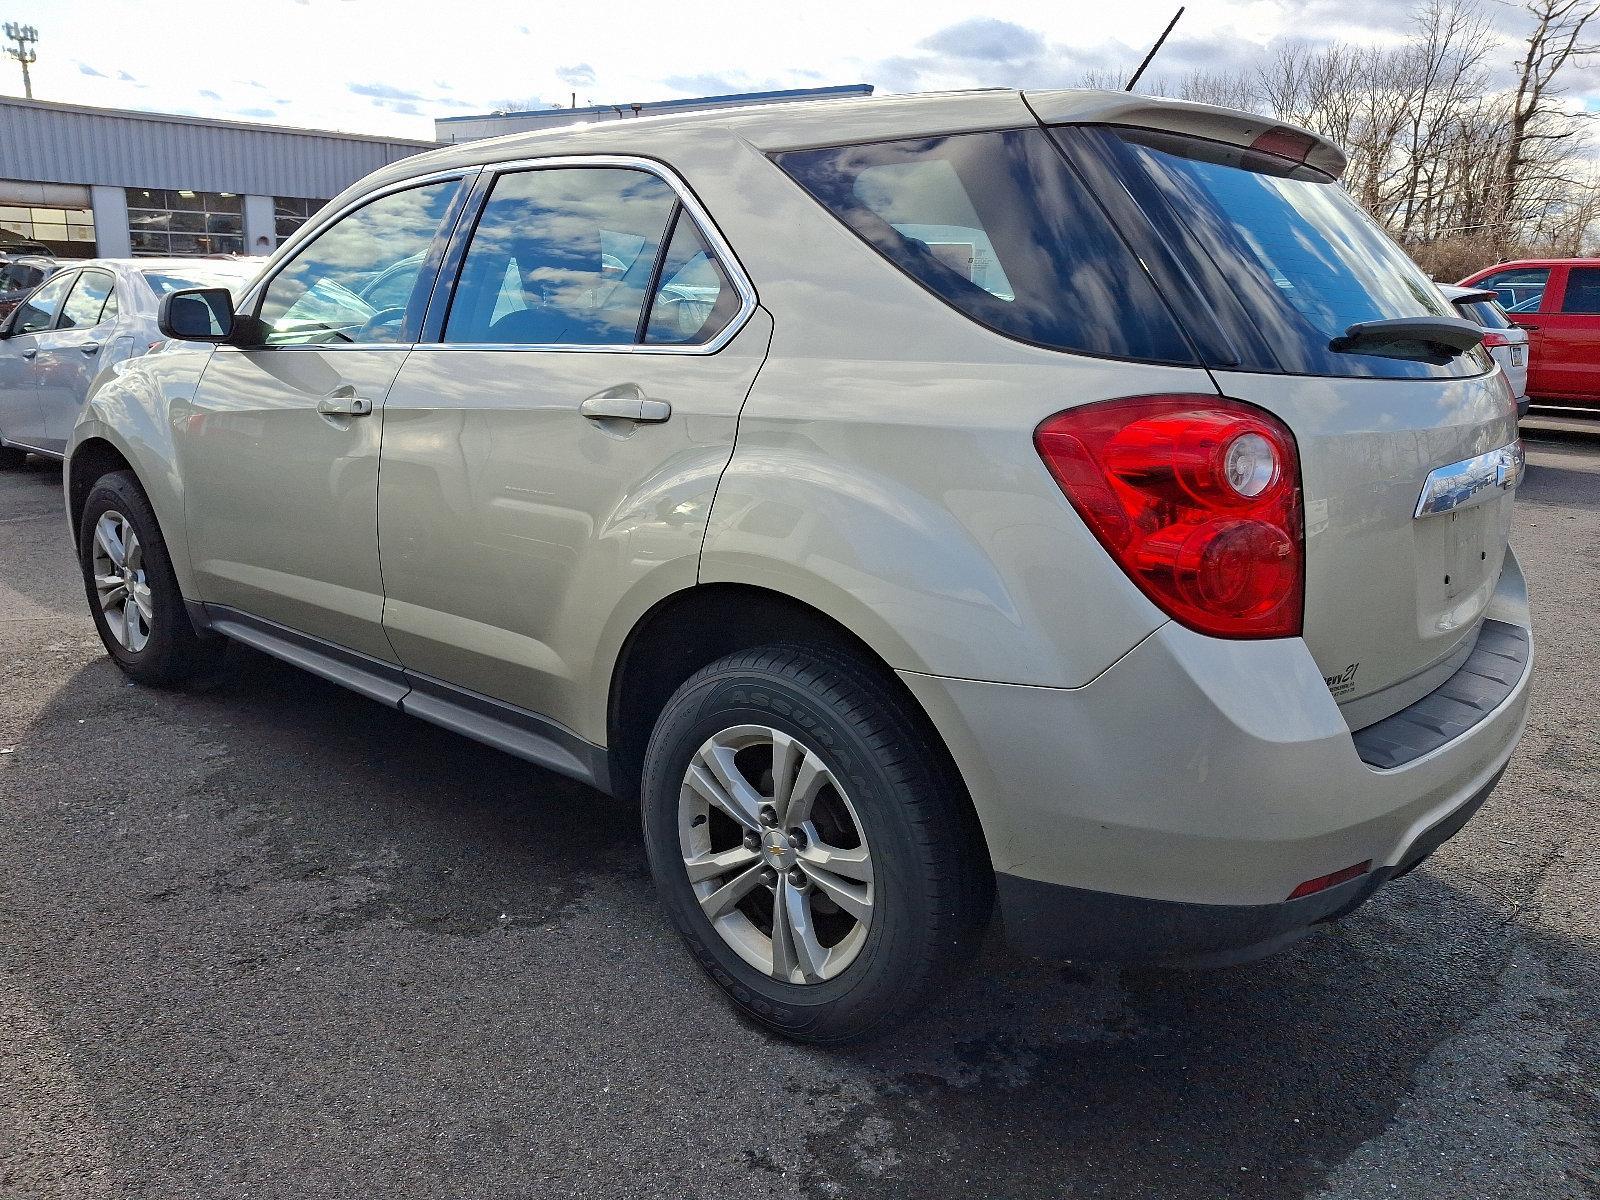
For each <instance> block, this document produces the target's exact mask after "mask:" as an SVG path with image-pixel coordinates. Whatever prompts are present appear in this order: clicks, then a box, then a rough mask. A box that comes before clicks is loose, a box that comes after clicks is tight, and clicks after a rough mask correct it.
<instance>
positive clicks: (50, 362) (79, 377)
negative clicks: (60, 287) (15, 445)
mask: <svg viewBox="0 0 1600 1200" xmlns="http://www.w3.org/2000/svg"><path fill="white" fill-rule="evenodd" d="M116 282H117V281H116V277H115V276H113V275H112V274H111V272H110V271H104V270H100V269H99V268H95V267H90V268H86V269H84V270H82V271H79V272H78V276H77V278H76V279H75V280H74V281H73V284H72V290H71V291H69V292H68V293H67V298H66V301H65V303H63V304H62V306H61V315H60V316H59V317H57V318H56V323H55V328H53V329H51V330H49V331H47V332H44V333H41V334H39V336H38V349H39V353H38V356H37V358H36V359H35V370H36V371H37V372H38V374H39V402H40V405H41V407H42V408H43V409H44V442H43V448H44V449H46V450H49V451H52V452H53V453H56V454H59V453H61V452H62V451H63V450H65V449H66V446H67V435H68V434H70V433H71V432H72V426H73V425H74V424H75V423H76V421H77V419H78V414H79V413H80V412H81V411H82V410H83V403H84V401H85V400H86V399H87V398H88V395H89V384H90V383H91V382H93V380H94V377H95V375H97V374H98V373H99V371H100V363H101V361H102V359H105V358H109V352H104V353H103V351H105V347H106V345H107V344H108V343H109V342H110V341H111V338H112V336H113V333H114V331H115V329H116V323H117V291H116Z"/></svg>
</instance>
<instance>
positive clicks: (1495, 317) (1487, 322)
mask: <svg viewBox="0 0 1600 1200" xmlns="http://www.w3.org/2000/svg"><path fill="white" fill-rule="evenodd" d="M1455 309H1456V311H1457V312H1458V313H1460V314H1461V315H1462V316H1463V317H1465V318H1466V319H1467V320H1469V321H1473V322H1475V323H1476V324H1478V325H1481V326H1483V327H1484V328H1485V329H1510V328H1511V321H1510V320H1509V318H1507V317H1506V314H1505V310H1504V309H1502V308H1501V307H1500V306H1499V305H1498V304H1496V303H1495V302H1494V301H1493V300H1457V301H1456V302H1455Z"/></svg>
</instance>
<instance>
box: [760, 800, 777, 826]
mask: <svg viewBox="0 0 1600 1200" xmlns="http://www.w3.org/2000/svg"><path fill="white" fill-rule="evenodd" d="M761 823H762V824H763V825H776V824H777V823H778V810H777V809H775V808H773V807H772V805H770V804H763V805H762V806H761Z"/></svg>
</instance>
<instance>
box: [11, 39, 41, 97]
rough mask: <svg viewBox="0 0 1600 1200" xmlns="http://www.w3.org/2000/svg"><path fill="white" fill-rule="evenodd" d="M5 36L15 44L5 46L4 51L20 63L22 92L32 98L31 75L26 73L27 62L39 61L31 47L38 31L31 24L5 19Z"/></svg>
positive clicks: (35, 40) (37, 53)
mask: <svg viewBox="0 0 1600 1200" xmlns="http://www.w3.org/2000/svg"><path fill="white" fill-rule="evenodd" d="M6 38H7V39H8V40H10V41H13V42H15V43H16V45H15V46H7V47H6V53H7V54H8V55H10V56H11V57H12V58H14V59H16V60H17V61H18V62H19V63H21V64H22V92H23V95H25V96H27V98H28V99H29V100H32V99H33V77H32V76H30V75H29V74H28V64H29V63H34V62H38V61H39V52H38V51H37V50H35V49H34V48H33V47H34V46H35V45H36V44H37V43H38V41H39V31H38V30H37V29H35V28H34V27H33V26H32V25H18V24H17V23H16V22H15V21H7V22H6Z"/></svg>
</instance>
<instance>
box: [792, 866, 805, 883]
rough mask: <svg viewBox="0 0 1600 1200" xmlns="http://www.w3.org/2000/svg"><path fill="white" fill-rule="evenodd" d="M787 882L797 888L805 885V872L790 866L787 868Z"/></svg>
mask: <svg viewBox="0 0 1600 1200" xmlns="http://www.w3.org/2000/svg"><path fill="white" fill-rule="evenodd" d="M789 882H790V883H792V884H794V886H795V887H797V888H803V887H805V885H806V873H805V872H804V871H802V870H801V869H800V868H799V867H790V868H789Z"/></svg>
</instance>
